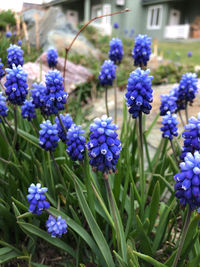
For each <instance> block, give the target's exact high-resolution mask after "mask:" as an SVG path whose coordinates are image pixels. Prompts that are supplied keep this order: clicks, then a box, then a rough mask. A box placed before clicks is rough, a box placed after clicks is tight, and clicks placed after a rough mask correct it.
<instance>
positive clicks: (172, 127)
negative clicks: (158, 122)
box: [160, 111, 178, 140]
mask: <svg viewBox="0 0 200 267" xmlns="http://www.w3.org/2000/svg"><path fill="white" fill-rule="evenodd" d="M162 124H163V127H161V128H160V130H161V131H162V132H163V134H162V137H163V138H167V139H169V140H172V139H173V137H174V136H178V128H177V124H178V120H177V115H176V114H174V115H172V114H171V113H170V111H168V112H167V114H166V115H165V116H163V120H162Z"/></svg>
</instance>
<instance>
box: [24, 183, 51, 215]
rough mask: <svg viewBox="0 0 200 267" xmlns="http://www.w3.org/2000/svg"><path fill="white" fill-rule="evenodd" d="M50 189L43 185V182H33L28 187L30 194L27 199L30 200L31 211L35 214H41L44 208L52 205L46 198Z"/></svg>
mask: <svg viewBox="0 0 200 267" xmlns="http://www.w3.org/2000/svg"><path fill="white" fill-rule="evenodd" d="M47 191H48V189H47V188H46V187H41V184H39V183H38V184H36V185H35V184H31V185H30V187H29V188H28V192H29V194H28V195H27V199H28V202H29V211H30V212H32V213H33V214H37V215H40V214H41V213H42V211H43V210H45V209H48V208H49V207H50V204H49V202H48V201H47V200H46V196H45V194H44V193H46V192H47Z"/></svg>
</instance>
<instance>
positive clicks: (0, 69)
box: [0, 58, 5, 80]
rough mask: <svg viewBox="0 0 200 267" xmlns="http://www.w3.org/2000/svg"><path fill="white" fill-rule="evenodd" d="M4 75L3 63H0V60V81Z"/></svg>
mask: <svg viewBox="0 0 200 267" xmlns="http://www.w3.org/2000/svg"><path fill="white" fill-rule="evenodd" d="M4 74H5V71H4V69H3V63H2V62H1V58H0V80H1V79H2V78H3V76H4Z"/></svg>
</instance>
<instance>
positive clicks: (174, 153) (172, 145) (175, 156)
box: [170, 140, 179, 166]
mask: <svg viewBox="0 0 200 267" xmlns="http://www.w3.org/2000/svg"><path fill="white" fill-rule="evenodd" d="M170 143H171V148H172V151H173V155H174V158H175V160H176V163H177V165H178V166H179V161H178V158H177V155H176V151H175V148H174V143H173V140H170Z"/></svg>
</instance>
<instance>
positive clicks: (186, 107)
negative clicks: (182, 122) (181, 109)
mask: <svg viewBox="0 0 200 267" xmlns="http://www.w3.org/2000/svg"><path fill="white" fill-rule="evenodd" d="M185 117H186V123H188V104H187V102H186V103H185Z"/></svg>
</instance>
